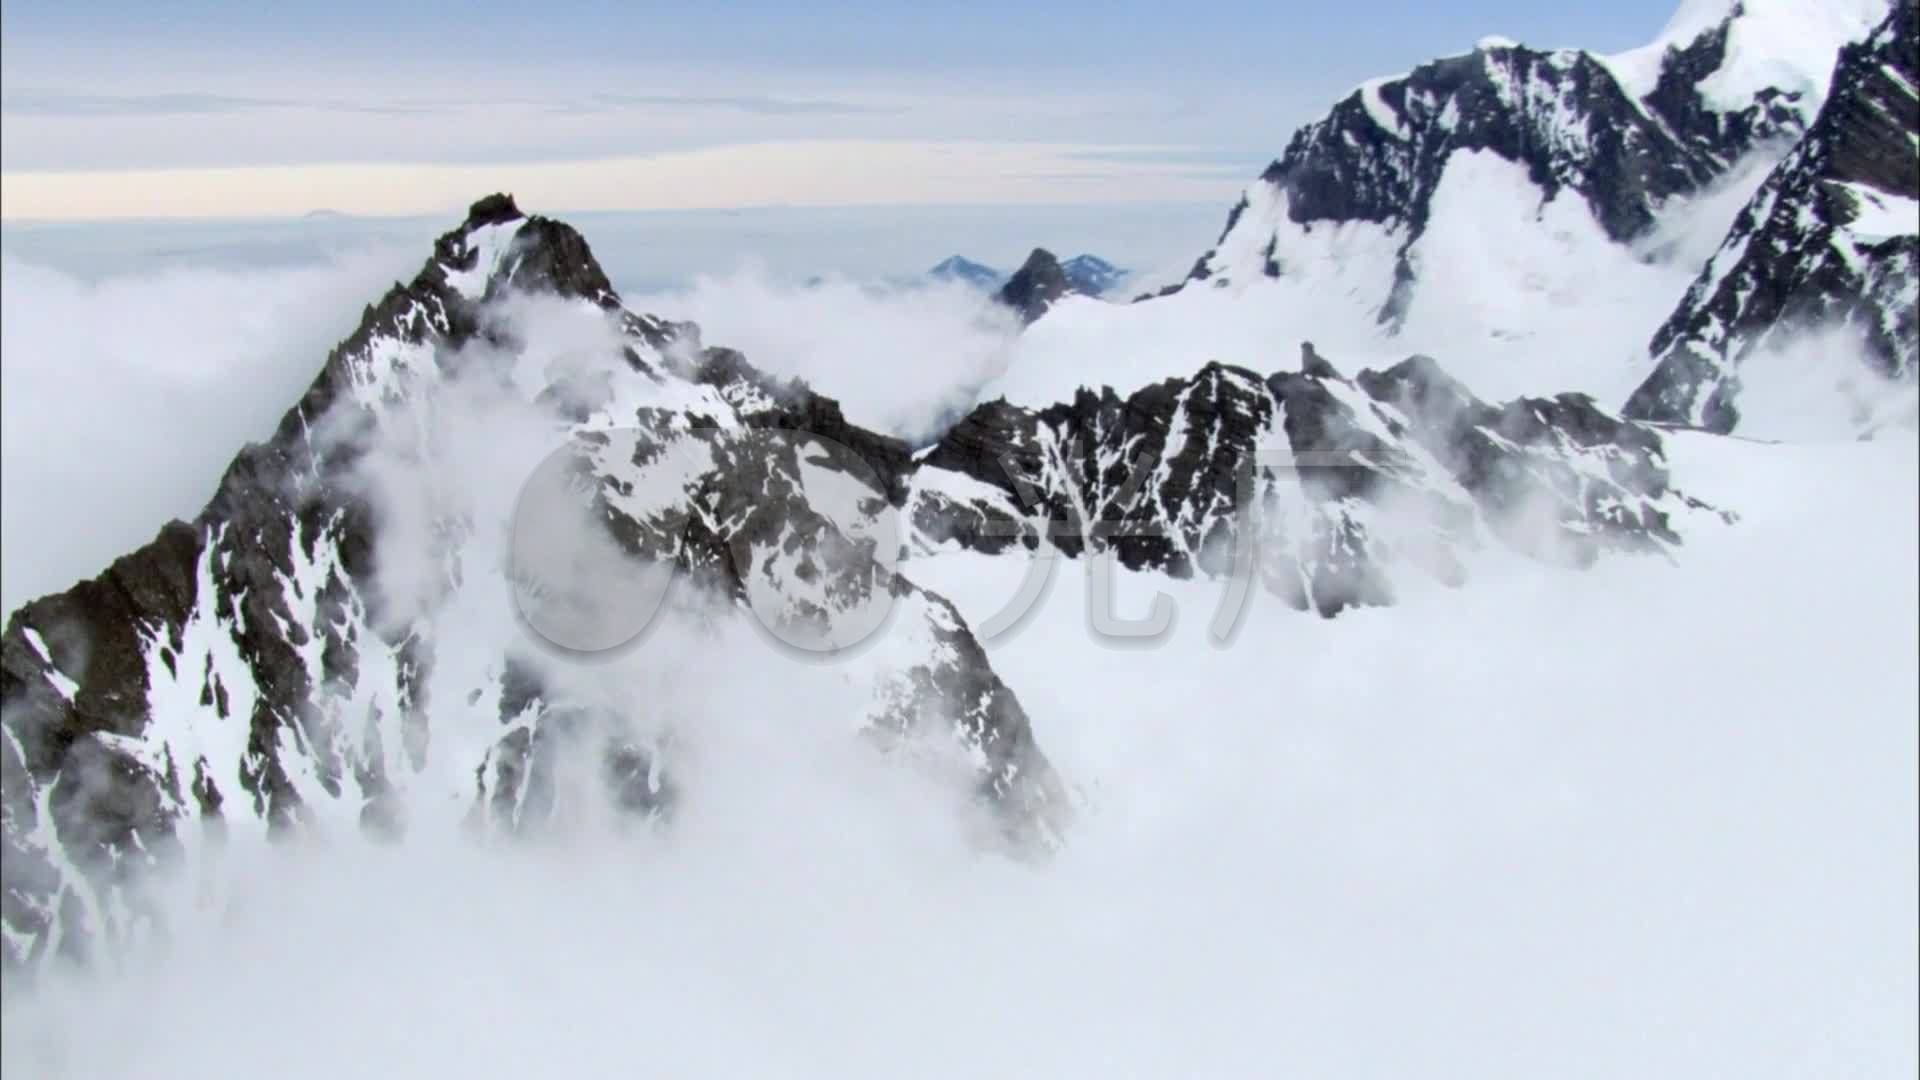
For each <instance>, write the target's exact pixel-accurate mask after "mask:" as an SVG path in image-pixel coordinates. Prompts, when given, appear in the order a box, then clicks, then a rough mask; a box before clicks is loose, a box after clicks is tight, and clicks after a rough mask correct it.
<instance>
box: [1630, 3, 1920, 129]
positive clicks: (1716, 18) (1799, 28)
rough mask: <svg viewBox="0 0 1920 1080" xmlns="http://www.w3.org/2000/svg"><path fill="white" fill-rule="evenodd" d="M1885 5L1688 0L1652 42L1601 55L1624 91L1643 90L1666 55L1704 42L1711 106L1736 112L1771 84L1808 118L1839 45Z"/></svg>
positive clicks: (1869, 24)
mask: <svg viewBox="0 0 1920 1080" xmlns="http://www.w3.org/2000/svg"><path fill="white" fill-rule="evenodd" d="M1887 9H1888V5H1887V0H1685V2H1683V3H1682V4H1681V5H1680V8H1679V10H1677V11H1675V12H1674V15H1673V17H1672V18H1671V19H1670V20H1668V22H1667V25H1666V26H1665V28H1663V29H1662V30H1661V32H1660V34H1659V35H1658V36H1657V37H1655V38H1654V40H1653V41H1651V42H1649V43H1648V44H1646V45H1643V46H1641V47H1639V48H1637V49H1632V50H1629V51H1627V52H1624V53H1618V54H1615V55H1613V56H1609V57H1607V58H1606V60H1607V64H1608V66H1609V67H1610V68H1612V69H1613V71H1614V73H1615V75H1616V76H1617V77H1618V78H1619V79H1620V81H1621V84H1622V85H1623V86H1625V87H1626V88H1627V90H1628V92H1629V93H1631V94H1633V95H1634V96H1635V97H1646V96H1647V95H1649V94H1651V93H1653V92H1654V90H1655V89H1656V87H1657V85H1658V83H1659V80H1660V78H1661V74H1662V71H1663V67H1664V66H1665V65H1666V63H1667V62H1668V61H1669V58H1670V57H1672V56H1675V55H1683V54H1685V53H1688V52H1691V51H1698V50H1701V48H1702V46H1705V47H1706V48H1707V49H1710V50H1713V51H1717V53H1718V56H1717V57H1716V58H1715V60H1714V61H1713V65H1714V66H1713V68H1712V70H1711V72H1710V73H1707V74H1705V75H1704V77H1701V78H1699V79H1698V88H1699V93H1700V95H1701V97H1702V98H1703V100H1704V101H1705V102H1706V103H1707V104H1708V105H1709V106H1710V107H1712V108H1714V109H1716V110H1717V111H1720V112H1733V111H1737V110H1740V109H1744V108H1746V107H1747V106H1748V105H1749V104H1751V103H1752V102H1753V101H1754V99H1755V98H1756V97H1757V96H1758V95H1760V94H1762V93H1766V92H1768V91H1774V92H1778V93H1779V94H1781V95H1783V96H1784V97H1786V98H1787V99H1788V100H1790V101H1791V103H1792V104H1791V107H1792V108H1793V109H1794V110H1795V111H1796V112H1797V113H1798V114H1799V116H1800V119H1801V122H1802V124H1803V125H1804V124H1810V123H1812V122H1813V116H1814V114H1815V113H1816V112H1818V111H1819V108H1820V105H1821V102H1822V101H1823V100H1824V99H1825V97H1826V92H1827V86H1828V84H1829V83H1830V82H1831V81H1832V77H1833V65H1834V59H1835V57H1836V56H1837V55H1838V53H1839V51H1840V47H1841V46H1843V45H1845V44H1847V43H1848V42H1852V41H1858V40H1860V39H1861V38H1862V37H1864V36H1865V35H1866V33H1867V32H1868V31H1869V30H1871V29H1872V28H1873V27H1874V26H1876V25H1878V24H1879V23H1880V21H1881V20H1883V19H1885V18H1886V15H1887Z"/></svg>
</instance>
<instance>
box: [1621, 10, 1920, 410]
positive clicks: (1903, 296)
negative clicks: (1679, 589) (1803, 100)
mask: <svg viewBox="0 0 1920 1080" xmlns="http://www.w3.org/2000/svg"><path fill="white" fill-rule="evenodd" d="M1916 87H1920V14H1916V4H1915V3H1914V2H1913V0H1900V2H1899V3H1896V4H1895V5H1894V8H1893V10H1892V12H1891V13H1890V14H1889V15H1888V17H1887V21H1886V22H1885V23H1884V24H1883V25H1882V26H1881V27H1880V28H1879V29H1878V30H1877V31H1875V32H1874V34H1873V36H1872V37H1871V38H1869V39H1868V40H1866V41H1864V42H1861V43H1859V44H1856V45H1851V46H1848V47H1847V48H1846V49H1845V50H1843V51H1842V53H1841V56H1840V62H1839V64H1838V65H1837V66H1836V68H1835V69H1834V76H1833V86H1832V89H1831V91H1830V92H1829V93H1828V96H1827V100H1826V104H1825V105H1824V106H1823V107H1822V108H1821V111H1820V113H1819V116H1818V117H1817V118H1816V119H1815V120H1814V123H1813V125H1812V127H1811V128H1810V129H1809V130H1808V132H1807V135H1806V137H1805V138H1804V139H1802V140H1801V142H1800V143H1799V144H1798V145H1797V146H1796V147H1795V148H1794V149H1793V152H1792V153H1790V154H1789V155H1788V156H1787V157H1786V159H1785V160H1783V161H1781V162H1780V164H1779V165H1778V166H1777V167H1775V169H1774V170H1773V172H1772V174H1770V175H1769V176H1768V177H1767V180H1766V182H1765V184H1763V185H1762V186H1761V188H1760V190H1759V191H1758V192H1757V193H1755V195H1754V197H1753V199H1752V200H1751V201H1750V202H1749V203H1748V204H1747V205H1746V207H1745V208H1743V209H1742V210H1741V212H1740V216H1739V217H1738V218H1737V219H1735V221H1734V224H1733V228H1732V230H1731V231H1730V232H1729V233H1728V235H1727V239H1726V241H1725V242H1724V243H1723V244H1722V245H1721V248H1720V250H1719V252H1718V253H1717V254H1715V255H1714V257H1713V259H1712V261H1711V262H1709V263H1708V264H1707V266H1706V268H1705V269H1703V270H1702V271H1701V273H1700V276H1699V277H1698V278H1697V279H1695V281H1694V283H1693V286H1692V287H1691V288H1690V289H1688V291H1687V295H1686V297H1685V298H1684V299H1683V300H1682V301H1681V302H1680V305H1679V307H1678V308H1676V309H1675V310H1674V312H1673V314H1672V315H1671V316H1670V317H1669V318H1668V319H1667V321H1666V323H1665V324H1663V325H1662V326H1661V327H1660V329H1659V331H1658V332H1657V333H1655V335H1654V338H1653V341H1652V343H1651V344H1650V346H1649V351H1650V352H1651V354H1652V355H1653V357H1654V360H1655V362H1656V367H1655V369H1654V371H1653V373H1652V374H1651V375H1650V376H1648V378H1647V380H1646V381H1645V382H1644V383H1642V384H1641V385H1640V387H1639V388H1638V389H1637V390H1635V391H1634V393H1633V396H1632V397H1631V398H1630V399H1629V400H1628V401H1627V404H1626V413H1627V415H1629V416H1635V417H1640V418H1645V419H1650V420H1658V421H1663V422H1667V423H1678V424H1687V425H1691V426H1695V427H1702V428H1706V429H1708V430H1710V431H1717V432H1723V433H1724V432H1727V431H1731V430H1733V428H1734V427H1735V425H1736V424H1738V422H1739V418H1740V411H1739V406H1738V397H1739V392H1740V387H1741V377H1740V369H1741V365H1742V362H1743V361H1744V360H1745V359H1746V358H1747V357H1748V356H1750V355H1751V354H1753V353H1754V352H1755V351H1756V350H1758V349H1762V348H1765V347H1767V346H1768V345H1770V344H1780V343H1782V341H1783V339H1785V338H1787V337H1789V336H1790V335H1793V334H1795V333H1797V332H1800V331H1804V330H1810V329H1821V330H1836V329H1837V330H1839V331H1840V333H1841V335H1842V336H1843V337H1844V338H1845V339H1847V340H1850V341H1854V342H1857V343H1858V345H1859V347H1860V349H1861V351H1862V352H1863V353H1865V355H1866V356H1867V357H1869V358H1870V360H1871V362H1872V364H1873V366H1874V367H1876V368H1877V369H1878V370H1879V372H1880V373H1881V374H1883V375H1886V376H1889V377H1892V378H1896V379H1909V380H1910V379H1913V378H1914V377H1915V374H1916V357H1917V356H1920V326H1916V321H1915V319H1916V316H1915V306H1916V303H1920V201H1916V200H1920V97H1916V94H1915V88H1916Z"/></svg>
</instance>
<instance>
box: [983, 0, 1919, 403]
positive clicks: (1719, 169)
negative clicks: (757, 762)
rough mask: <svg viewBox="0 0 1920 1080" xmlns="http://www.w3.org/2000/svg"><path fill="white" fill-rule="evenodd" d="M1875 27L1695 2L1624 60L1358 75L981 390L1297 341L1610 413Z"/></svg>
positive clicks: (1150, 370)
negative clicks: (1239, 184)
mask: <svg viewBox="0 0 1920 1080" xmlns="http://www.w3.org/2000/svg"><path fill="white" fill-rule="evenodd" d="M1885 11H1886V5H1885V2H1884V0H1843V2H1840V3H1834V4H1827V3H1819V2H1815V0H1793V2H1788V0H1782V2H1766V3H1761V2H1756V3H1751V4H1748V3H1741V4H1721V5H1719V6H1718V7H1717V8H1716V7H1714V6H1713V5H1706V6H1702V5H1699V4H1690V5H1688V7H1687V9H1686V10H1683V11H1682V13H1681V14H1680V15H1679V16H1676V18H1675V19H1674V20H1673V23H1672V24H1671V25H1670V26H1669V27H1668V28H1667V30H1666V31H1665V32H1663V34H1662V35H1661V36H1660V38H1659V39H1658V40H1656V41H1655V42H1654V43H1653V44H1651V45H1649V46H1647V47H1646V48H1644V49H1640V50H1635V51H1634V52H1632V53H1629V54H1624V55H1621V56H1611V57H1609V56H1601V55H1597V54H1593V53H1589V52H1585V51H1581V50H1573V49H1562V50H1553V51H1543V50H1538V49H1533V48H1529V47H1527V46H1524V45H1519V44H1515V43H1513V42H1510V41H1506V40H1503V39H1488V40H1486V41H1482V42H1481V43H1480V44H1479V46H1478V47H1476V48H1475V49H1474V50H1473V51H1472V52H1470V53H1466V54H1464V55H1458V56H1450V57H1446V58H1443V59H1440V60H1436V61H1434V62H1432V63H1430V64H1426V65H1423V66H1421V67H1419V68H1417V69H1415V70H1414V71H1412V72H1409V73H1407V74H1406V75H1403V76H1399V77H1395V78H1388V79H1379V80H1373V81H1370V82H1368V83H1366V84H1365V85H1363V86H1361V87H1360V88H1358V89H1356V90H1355V91H1353V92H1352V93H1351V94H1350V95H1348V96H1347V97H1346V98H1344V99H1342V100H1340V101H1339V102H1337V103H1336V104H1335V105H1334V106H1333V108H1332V109H1331V110H1330V111H1329V112H1328V113H1327V115H1326V116H1325V117H1324V118H1322V119H1321V120H1319V121H1317V122H1315V123H1313V124H1309V125H1307V126H1306V127H1304V128H1302V129H1301V130H1300V131H1299V132H1298V133H1296V134H1295V135H1294V137H1293V139H1292V140H1291V141H1290V142H1289V144H1288V145H1287V148H1286V150H1285V152H1284V153H1283V154H1282V155H1281V157H1280V158H1279V159H1278V160H1276V161H1275V162H1274V163H1273V164H1272V165H1271V166H1270V167H1269V168H1268V169H1267V171H1266V172H1265V173H1264V174H1263V175H1262V176H1261V177H1260V178H1259V179H1258V180H1257V181H1255V182H1254V183H1253V184H1251V185H1250V186H1249V187H1248V188H1247V190H1246V192H1245V194H1244V196H1243V197H1242V198H1241V200H1240V201H1239V203H1238V204H1237V205H1236V206H1235V207H1234V208H1233V210H1232V211H1231V213H1230V214H1229V216H1228V220H1227V226H1226V228H1225V230H1224V231H1223V233H1222V234H1221V236H1220V238H1219V240H1218V242H1217V243H1216V244H1215V246H1214V248H1213V249H1212V250H1210V251H1208V252H1207V253H1206V254H1205V255H1204V256H1202V257H1201V258H1200V260H1199V261H1198V262H1197V263H1196V264H1195V265H1194V267H1193V269H1192V272H1191V273H1190V275H1189V276H1188V279H1187V280H1186V281H1185V282H1183V283H1181V284H1178V285H1175V286H1170V287H1169V288H1167V289H1166V290H1163V291H1162V293H1160V294H1159V295H1158V296H1156V297H1152V298H1143V301H1144V302H1142V303H1139V304H1136V305H1134V308H1135V310H1131V311H1127V312H1125V313H1119V312H1114V313H1108V312H1102V311H1099V310H1097V309H1092V308H1088V307H1086V306H1084V305H1078V304H1073V303H1064V304H1060V305H1057V306H1056V307H1055V308H1054V309H1053V311H1052V312H1051V313H1050V314H1049V315H1048V316H1047V318H1045V319H1042V320H1041V321H1040V322H1039V323H1038V324H1037V325H1036V327H1035V328H1034V330H1033V331H1031V332H1030V333H1029V335H1028V338H1029V340H1024V341H1023V342H1022V343H1021V346H1020V350H1019V353H1018V354H1017V355H1016V357H1015V359H1014V362H1013V363H1012V364H1011V365H1010V369H1009V372H1008V375H1007V376H1006V378H1005V380H1004V381H1003V382H1002V384H1001V385H1000V386H998V387H995V388H994V389H993V390H992V391H990V392H1004V393H1005V394H1006V395H1007V396H1008V397H1009V398H1011V399H1013V400H1016V401H1020V402H1023V403H1027V404H1032V405H1036V406H1039V405H1044V404H1046V403H1047V402H1049V401H1055V400H1062V399H1064V398H1066V397H1068V396H1070V395H1071V394H1072V392H1073V389H1074V388H1075V387H1076V386H1079V385H1086V386H1093V387H1097V386H1100V385H1103V384H1105V385H1114V386H1127V385H1138V384H1141V383H1144V382H1147V381H1150V380H1151V379H1155V378H1162V377H1166V376H1171V375H1179V374H1183V373H1185V372H1189V371H1192V370H1194V369H1195V368H1197V367H1198V366H1200V365H1201V364H1204V363H1207V362H1209V361H1215V360H1217V361H1220V362H1223V363H1232V364H1240V365H1244V366H1252V367H1259V366H1262V365H1263V364H1264V363H1265V361H1264V360H1263V359H1262V353H1263V351H1264V350H1263V348H1262V344H1263V343H1266V345H1267V347H1271V342H1272V341H1273V340H1274V339H1275V338H1278V339H1279V340H1281V341H1289V340H1298V339H1300V338H1303V337H1305V338H1312V339H1313V340H1314V341H1315V342H1317V343H1319V344H1321V345H1322V346H1323V347H1325V348H1326V349H1328V350H1329V351H1330V352H1331V353H1337V354H1339V355H1343V356H1349V357H1354V358H1356V359H1357V360H1360V361H1361V362H1365V363H1369V364H1385V363H1391V362H1393V361H1395V360H1397V359H1399V358H1401V357H1404V356H1405V355H1407V354H1408V353H1409V352H1423V353H1428V354H1431V355H1435V356H1441V357H1444V358H1445V359H1446V360H1447V362H1448V367H1449V371H1450V373H1452V374H1453V375H1455V376H1456V377H1459V378H1462V379H1464V380H1465V381H1466V382H1467V383H1468V384H1469V385H1471V386H1473V387H1474V388H1475V389H1476V390H1477V391H1479V392H1481V393H1484V394H1488V395H1491V396H1494V397H1509V396H1514V395H1522V394H1534V395H1538V394H1551V393H1557V392H1560V391H1565V390H1579V391H1583V392H1587V393H1591V394H1593V395H1595V396H1596V397H1597V398H1599V399H1601V400H1606V401H1619V400H1623V399H1624V398H1625V397H1626V395H1627V394H1628V393H1629V392H1630V391H1631V390H1632V388H1633V387H1634V386H1636V385H1637V384H1638V383H1639V382H1640V381H1641V380H1643V379H1644V378H1645V377H1646V371H1647V370H1648V365H1647V361H1646V357H1645V342H1646V339H1647V337H1648V336H1650V335H1651V334H1652V333H1653V332H1654V330H1655V329H1656V328H1657V326H1658V325H1659V322H1660V321H1661V320H1662V319H1664V318H1665V317H1666V316H1667V314H1668V313H1669V312H1670V311H1671V310H1672V305H1673V303H1674V300H1675V298H1677V297H1678V296H1679V295H1680V294H1681V293H1682V292H1684V291H1685V289H1686V287H1687V284H1688V283H1689V282H1690V281H1691V280H1692V278H1693V276H1694V275H1695V274H1696V273H1697V272H1698V270H1699V262H1698V261H1696V260H1698V259H1702V258H1704V254H1701V253H1700V249H1701V248H1702V247H1703V246H1705V247H1708V248H1709V250H1710V247H1711V245H1712V244H1717V242H1718V241H1719V239H1720V237H1721V236H1723V235H1724V232H1725V230H1726V228H1727V227H1728V226H1729V225H1730V224H1731V221H1732V217H1733V215H1734V214H1735V213H1736V212H1737V211H1738V209H1739V207H1740V206H1741V205H1743V204H1744V203H1745V201H1746V199H1747V197H1748V196H1749V195H1750V194H1751V193H1752V190H1753V189H1754V188H1755V187H1757V186H1758V185H1759V183H1760V182H1761V181H1762V180H1763V179H1764V178H1765V176H1766V175H1767V173H1766V167H1767V166H1769V165H1770V164H1771V163H1772V162H1773V161H1774V160H1777V158H1778V156H1779V155H1781V154H1783V153H1784V152H1785V149H1786V148H1787V146H1788V145H1789V144H1790V143H1791V142H1792V140H1794V139H1796V138H1797V137H1798V136H1799V135H1800V134H1801V133H1802V132H1803V131H1804V130H1805V127H1806V126H1807V124H1809V123H1811V121H1812V119H1813V117H1814V116H1815V114H1816V112H1817V110H1818V108H1819V106H1820V104H1821V100H1822V97H1823V93H1824V90H1825V87H1826V86H1827V83H1828V76H1829V74H1830V72H1831V70H1832V67H1833V63H1834V58H1835V52H1836V50H1837V48H1838V46H1839V45H1840V44H1842V43H1844V42H1845V41H1847V40H1851V39H1855V38H1859V37H1863V36H1864V35H1865V34H1867V33H1868V32H1870V31H1871V29H1872V28H1873V26H1874V24H1875V23H1876V22H1877V21H1878V20H1879V19H1880V18H1882V17H1883V15H1884V13H1885ZM1701 235H1706V236H1709V237H1710V238H1711V239H1709V240H1708V241H1707V242H1706V244H1705V245H1703V244H1701V243H1700V242H1698V240H1697V239H1695V238H1697V237H1699V236H1701ZM1050 324H1052V325H1050Z"/></svg>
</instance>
